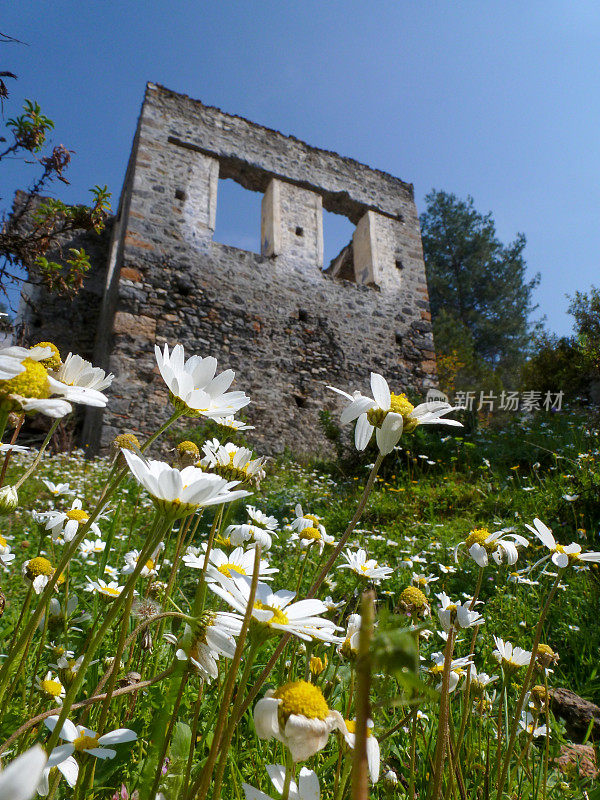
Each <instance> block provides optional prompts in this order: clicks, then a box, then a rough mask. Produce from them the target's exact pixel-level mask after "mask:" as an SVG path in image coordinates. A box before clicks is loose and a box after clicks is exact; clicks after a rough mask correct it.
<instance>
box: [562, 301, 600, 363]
mask: <svg viewBox="0 0 600 800" xmlns="http://www.w3.org/2000/svg"><path fill="white" fill-rule="evenodd" d="M569 299H570V300H571V304H570V305H569V314H572V315H573V316H574V317H575V325H574V328H575V336H576V346H577V349H578V351H579V352H580V354H581V357H582V358H583V361H584V363H585V365H586V367H587V368H588V369H589V370H590V372H591V373H593V374H594V375H595V376H596V377H597V376H598V375H600V289H597V288H596V287H595V286H592V288H591V289H590V291H589V292H575V297H570V298H569Z"/></svg>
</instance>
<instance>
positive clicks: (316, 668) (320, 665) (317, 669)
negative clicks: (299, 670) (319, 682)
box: [308, 656, 327, 675]
mask: <svg viewBox="0 0 600 800" xmlns="http://www.w3.org/2000/svg"><path fill="white" fill-rule="evenodd" d="M308 666H309V669H310V671H311V672H312V674H313V675H320V674H321V673H322V672H323V671H324V670H325V669H326V668H327V656H323V658H319V656H311V657H310V661H309V664H308Z"/></svg>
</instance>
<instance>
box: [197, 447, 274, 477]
mask: <svg viewBox="0 0 600 800" xmlns="http://www.w3.org/2000/svg"><path fill="white" fill-rule="evenodd" d="M202 451H203V453H204V458H203V459H202V460H201V461H200V466H201V467H202V468H203V469H207V470H210V471H211V472H216V474H217V475H220V476H221V477H223V478H226V479H227V480H228V481H239V482H240V483H247V484H251V485H253V486H258V485H259V484H260V482H261V480H262V479H263V478H264V477H265V470H264V464H265V462H266V457H265V456H262V457H261V458H255V459H253V458H252V455H253V453H252V450H249V449H248V448H247V447H237V445H235V444H232V443H231V442H227V443H226V444H224V445H222V444H220V442H219V441H218V439H213V440H212V441H208V442H205V443H204V445H203V446H202Z"/></svg>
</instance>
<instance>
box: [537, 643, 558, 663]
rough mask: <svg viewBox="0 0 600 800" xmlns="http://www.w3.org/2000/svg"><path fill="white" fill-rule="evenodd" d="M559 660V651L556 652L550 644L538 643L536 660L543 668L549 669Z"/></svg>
mask: <svg viewBox="0 0 600 800" xmlns="http://www.w3.org/2000/svg"><path fill="white" fill-rule="evenodd" d="M558 660H559V655H558V653H555V652H554V650H553V649H552V648H551V647H550V645H547V644H540V645H538V649H537V654H536V661H537V662H538V664H539V665H540V666H541V667H542V668H543V669H547V668H548V667H551V666H552V665H553V664H557V663H558Z"/></svg>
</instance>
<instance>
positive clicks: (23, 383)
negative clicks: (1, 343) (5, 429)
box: [0, 347, 73, 419]
mask: <svg viewBox="0 0 600 800" xmlns="http://www.w3.org/2000/svg"><path fill="white" fill-rule="evenodd" d="M2 355H3V358H2V359H0V361H1V365H0V366H1V367H2V369H3V370H4V371H3V373H2V374H4V375H8V374H9V373H10V372H13V373H14V374H13V375H12V376H11V377H8V378H0V400H2V402H3V403H4V404H6V405H7V406H8V407H9V408H10V409H11V410H13V411H25V412H30V413H33V412H36V411H39V412H41V413H42V414H46V416H49V417H52V418H54V419H60V418H61V417H64V416H65V414H69V413H70V412H71V411H72V410H73V409H72V407H71V405H70V403H68V402H67V401H66V400H64V399H61V398H53V397H51V395H52V394H56V388H57V387H59V388H60V384H57V383H56V381H53V379H52V378H51V377H50V375H49V373H48V370H47V369H46V367H45V366H44V364H43V363H42V362H43V361H45V360H46V359H47V358H49V357H52V355H53V351H52V349H51V348H50V347H34V348H31V349H29V350H27V349H25V348H22V347H14V348H13V347H9V348H4V349H3V350H2ZM0 372H1V369H0Z"/></svg>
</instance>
